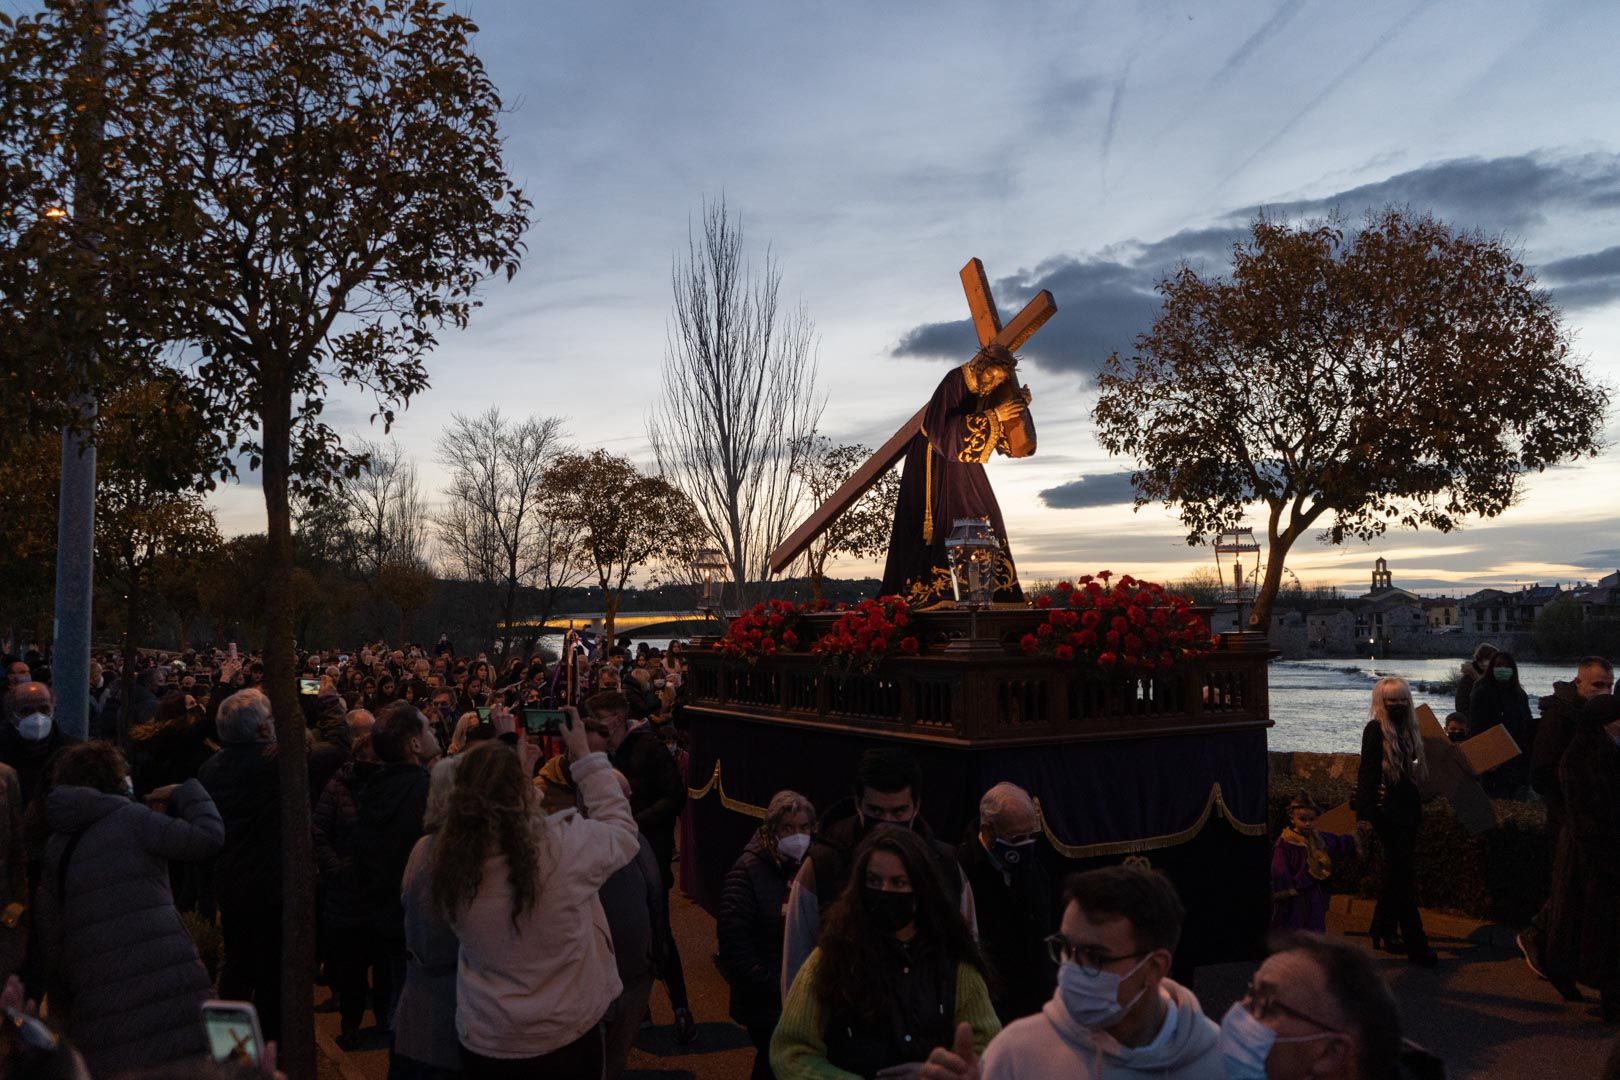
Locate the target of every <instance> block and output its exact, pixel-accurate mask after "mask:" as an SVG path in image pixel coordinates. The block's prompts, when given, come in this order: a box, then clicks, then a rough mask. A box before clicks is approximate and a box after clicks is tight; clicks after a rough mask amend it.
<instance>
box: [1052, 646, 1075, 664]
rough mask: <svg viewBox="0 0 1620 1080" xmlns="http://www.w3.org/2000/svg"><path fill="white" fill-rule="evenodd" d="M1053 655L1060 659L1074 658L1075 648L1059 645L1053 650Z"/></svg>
mask: <svg viewBox="0 0 1620 1080" xmlns="http://www.w3.org/2000/svg"><path fill="white" fill-rule="evenodd" d="M1052 655H1053V656H1055V657H1057V658H1058V659H1059V660H1073V659H1074V650H1073V649H1071V648H1069V646H1067V645H1059V646H1058V647H1057V648H1056V649H1053V650H1052Z"/></svg>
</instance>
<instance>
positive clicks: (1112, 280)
mask: <svg viewBox="0 0 1620 1080" xmlns="http://www.w3.org/2000/svg"><path fill="white" fill-rule="evenodd" d="M1392 205H1394V206H1403V205H1404V206H1412V207H1415V208H1418V209H1421V210H1424V211H1428V212H1432V213H1433V214H1434V215H1435V216H1436V217H1438V218H1440V219H1441V220H1443V221H1446V222H1448V223H1450V224H1451V225H1453V226H1455V227H1457V228H1461V229H1479V230H1481V231H1483V232H1486V233H1489V234H1497V233H1505V234H1508V235H1515V234H1517V233H1518V232H1520V231H1522V230H1524V229H1526V228H1528V227H1531V226H1534V225H1538V224H1541V223H1543V222H1544V221H1545V220H1546V218H1547V217H1548V216H1549V215H1554V216H1558V217H1561V218H1579V217H1581V216H1582V215H1598V214H1602V215H1605V216H1607V215H1609V214H1612V212H1613V211H1614V209H1615V208H1616V207H1620V154H1588V155H1579V156H1566V157H1550V156H1545V155H1518V156H1513V157H1500V158H1460V159H1456V160H1451V161H1440V162H1435V163H1432V164H1429V165H1424V166H1422V167H1421V168H1417V169H1411V170H1408V171H1406V172H1402V173H1398V174H1396V175H1394V176H1391V177H1388V178H1386V179H1384V180H1380V181H1377V182H1375V183H1370V184H1362V185H1359V186H1356V187H1352V188H1347V189H1345V190H1342V191H1338V192H1335V193H1333V194H1330V195H1324V196H1320V197H1315V198H1309V199H1294V200H1288V201H1281V202H1274V203H1266V204H1257V205H1253V206H1245V207H1241V208H1239V209H1236V210H1233V211H1231V212H1229V213H1227V214H1224V215H1221V216H1219V217H1217V218H1216V219H1215V220H1214V221H1212V222H1209V223H1207V224H1203V225H1197V226H1192V227H1189V228H1185V229H1181V230H1179V231H1177V232H1175V233H1172V234H1171V235H1169V236H1165V237H1162V238H1159V239H1154V240H1135V241H1131V242H1129V243H1124V244H1118V245H1114V246H1112V247H1110V248H1107V249H1105V250H1104V251H1102V252H1098V253H1095V254H1091V255H1080V256H1058V257H1054V258H1050V259H1047V260H1046V261H1044V262H1042V263H1040V264H1039V265H1037V266H1036V267H1035V268H1034V269H1033V270H1027V271H1021V272H1019V273H1017V274H1014V275H1012V276H1010V277H1006V278H1001V279H999V280H997V281H995V282H993V283H992V286H991V287H992V290H993V292H994V293H995V295H996V296H997V297H999V298H1000V304H1001V306H1002V317H1003V318H1004V319H1007V318H1011V317H1012V316H1013V314H1014V313H1016V311H1017V310H1018V307H1017V306H1016V305H1022V304H1023V303H1024V302H1025V301H1026V300H1027V299H1028V298H1029V297H1031V296H1033V295H1034V294H1035V293H1036V292H1038V291H1040V290H1041V289H1049V290H1051V293H1052V296H1053V298H1054V299H1055V300H1056V301H1057V306H1058V314H1057V316H1056V317H1055V318H1053V319H1052V321H1051V322H1049V323H1047V324H1046V326H1044V327H1042V328H1041V330H1040V332H1039V333H1037V334H1036V335H1035V336H1034V337H1033V338H1031V339H1030V340H1029V342H1028V343H1027V344H1026V345H1025V346H1024V348H1023V349H1022V350H1021V351H1022V352H1023V354H1024V355H1026V356H1027V357H1029V358H1030V359H1031V360H1033V361H1034V362H1035V364H1036V365H1037V366H1039V367H1041V368H1042V369H1044V370H1047V371H1051V372H1058V373H1075V374H1079V375H1081V376H1083V377H1086V378H1087V379H1089V378H1090V377H1092V376H1095V374H1096V373H1097V372H1098V371H1099V370H1101V368H1102V363H1103V360H1104V359H1105V358H1106V357H1107V356H1108V354H1109V353H1111V352H1115V351H1120V352H1128V351H1129V350H1130V349H1131V348H1132V346H1133V345H1134V343H1135V341H1136V338H1137V335H1139V334H1141V333H1142V332H1144V331H1146V330H1147V329H1148V327H1149V326H1150V325H1151V324H1152V322H1153V319H1154V317H1155V316H1156V315H1157V314H1158V312H1159V297H1158V294H1157V292H1156V291H1155V290H1156V286H1157V284H1158V282H1159V281H1160V280H1161V279H1162V278H1164V277H1165V276H1166V275H1167V274H1169V273H1171V272H1173V271H1174V270H1175V269H1176V268H1177V267H1178V266H1179V265H1181V264H1182V263H1186V264H1187V265H1190V266H1192V267H1194V268H1195V269H1199V270H1201V271H1202V272H1204V273H1206V274H1219V273H1221V272H1223V271H1224V270H1225V269H1226V268H1227V267H1228V266H1229V265H1230V259H1231V250H1232V246H1233V245H1234V244H1236V243H1241V242H1242V241H1243V240H1244V239H1245V238H1247V237H1248V235H1249V222H1250V221H1251V220H1252V219H1253V218H1254V217H1255V216H1256V215H1257V214H1260V213H1262V212H1264V213H1266V214H1267V215H1268V216H1270V217H1272V218H1274V219H1281V220H1297V219H1301V218H1309V217H1319V216H1322V215H1325V214H1327V213H1329V212H1333V211H1338V212H1341V213H1342V214H1344V216H1345V217H1346V219H1347V222H1348V224H1350V225H1351V226H1354V224H1355V223H1356V222H1357V221H1358V220H1359V218H1360V216H1361V215H1362V214H1365V213H1368V212H1376V211H1378V210H1381V209H1383V208H1384V207H1387V206H1392ZM1542 273H1543V275H1544V277H1545V283H1546V284H1547V285H1548V287H1549V288H1551V289H1552V290H1553V292H1554V294H1555V296H1556V297H1557V299H1558V300H1559V301H1560V302H1561V303H1562V304H1563V305H1564V306H1565V307H1566V308H1570V309H1575V308H1587V307H1593V306H1597V305H1600V304H1605V303H1608V302H1610V301H1612V300H1616V299H1620V247H1614V248H1607V249H1605V250H1602V251H1597V252H1593V253H1591V254H1586V255H1577V256H1573V257H1569V258H1563V259H1559V260H1556V261H1554V262H1549V263H1547V264H1546V265H1545V266H1544V267H1543V268H1542ZM977 347H978V339H977V338H976V337H975V336H974V334H973V326H972V323H971V322H970V321H969V320H967V319H960V320H957V321H953V322H936V323H924V324H922V325H920V326H916V327H913V328H912V329H911V330H908V331H906V332H905V333H904V334H903V335H902V336H901V338H900V342H899V344H898V345H896V346H895V348H894V350H893V352H894V355H895V356H900V357H926V358H931V359H946V360H956V361H958V362H960V361H965V360H966V359H967V358H968V357H970V356H971V355H972V354H973V352H974V350H975V349H976V348H977Z"/></svg>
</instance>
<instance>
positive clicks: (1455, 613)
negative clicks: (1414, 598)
mask: <svg viewBox="0 0 1620 1080" xmlns="http://www.w3.org/2000/svg"><path fill="white" fill-rule="evenodd" d="M1423 616H1424V618H1425V619H1426V620H1427V622H1428V626H1429V629H1430V630H1436V631H1443V630H1449V629H1450V628H1452V627H1460V626H1461V625H1462V623H1461V621H1460V619H1461V613H1460V609H1459V607H1458V604H1457V601H1456V600H1451V599H1447V598H1446V597H1439V598H1436V599H1431V600H1425V601H1423Z"/></svg>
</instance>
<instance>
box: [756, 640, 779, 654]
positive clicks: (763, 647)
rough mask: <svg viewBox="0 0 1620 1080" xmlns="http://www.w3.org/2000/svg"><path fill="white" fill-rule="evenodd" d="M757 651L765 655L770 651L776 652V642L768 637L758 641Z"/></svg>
mask: <svg viewBox="0 0 1620 1080" xmlns="http://www.w3.org/2000/svg"><path fill="white" fill-rule="evenodd" d="M759 651H760V652H762V653H764V654H765V655H766V656H770V655H771V654H772V653H774V652H776V642H774V641H772V640H771V639H770V638H766V639H765V640H764V641H762V642H760V643H759Z"/></svg>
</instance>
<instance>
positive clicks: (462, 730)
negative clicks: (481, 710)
mask: <svg viewBox="0 0 1620 1080" xmlns="http://www.w3.org/2000/svg"><path fill="white" fill-rule="evenodd" d="M477 726H478V713H477V712H475V711H473V710H472V709H468V710H467V711H466V712H464V713H462V714H461V717H460V719H458V720H457V721H456V727H455V730H454V731H452V732H451V733H450V748H449V749H448V750H447V751H445V752H446V753H447V754H449V755H450V756H451V757H455V756H456V755H457V754H459V753H461V752H462V751H463V750H465V749H467V740H468V738H469V737H470V736H471V735H472V729H473V728H475V727H477Z"/></svg>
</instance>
